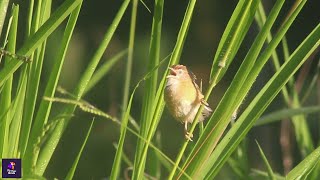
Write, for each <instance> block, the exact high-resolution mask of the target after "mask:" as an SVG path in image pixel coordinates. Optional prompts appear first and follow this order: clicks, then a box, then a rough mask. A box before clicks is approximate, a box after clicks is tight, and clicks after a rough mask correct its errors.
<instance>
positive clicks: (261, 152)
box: [256, 141, 276, 180]
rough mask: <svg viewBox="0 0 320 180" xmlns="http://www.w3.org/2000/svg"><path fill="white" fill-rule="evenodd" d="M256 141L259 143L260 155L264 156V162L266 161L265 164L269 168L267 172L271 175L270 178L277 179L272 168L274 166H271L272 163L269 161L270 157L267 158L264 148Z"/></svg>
mask: <svg viewBox="0 0 320 180" xmlns="http://www.w3.org/2000/svg"><path fill="white" fill-rule="evenodd" d="M256 143H257V146H258V148H259V152H260V156H261V157H262V159H263V162H264V164H265V166H266V167H267V170H268V171H267V172H268V175H269V179H271V180H275V179H276V178H275V175H274V173H273V170H272V168H271V166H270V164H269V162H268V159H267V157H266V155H265V154H264V152H263V150H262V149H261V147H260V145H259V143H258V141H256Z"/></svg>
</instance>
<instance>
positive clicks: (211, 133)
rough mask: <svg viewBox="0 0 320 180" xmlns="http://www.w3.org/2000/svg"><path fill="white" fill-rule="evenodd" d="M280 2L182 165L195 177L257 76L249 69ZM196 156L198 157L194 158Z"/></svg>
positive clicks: (279, 6)
mask: <svg viewBox="0 0 320 180" xmlns="http://www.w3.org/2000/svg"><path fill="white" fill-rule="evenodd" d="M283 3H284V1H283V0H278V1H277V2H276V4H275V5H274V7H273V8H272V10H271V12H270V15H269V17H268V19H267V21H266V23H265V25H264V27H263V28H262V30H261V31H260V32H259V34H258V36H257V37H256V39H255V41H254V42H253V45H252V46H251V48H250V50H249V52H248V54H247V55H246V57H245V59H244V61H243V63H242V64H241V66H240V68H239V70H238V72H237V74H236V76H235V78H234V80H233V81H232V83H231V85H230V86H229V88H228V90H227V92H226V93H225V94H224V96H223V98H222V100H221V101H220V103H219V105H218V107H217V108H216V110H215V112H214V113H213V115H212V116H211V118H210V120H209V122H208V124H207V126H206V128H205V130H204V133H203V135H202V136H201V137H200V139H199V141H198V142H197V144H196V146H195V147H194V149H193V151H192V153H191V154H190V155H189V157H188V160H187V163H185V165H184V166H187V169H186V172H187V173H188V174H192V176H195V177H197V176H199V175H200V174H202V175H204V174H203V173H200V171H201V169H202V168H204V166H203V162H204V161H205V160H206V159H207V158H208V156H209V155H210V154H211V152H212V151H213V149H214V148H215V146H216V144H217V142H218V140H219V138H220V137H221V135H222V133H223V132H224V130H225V128H226V127H227V125H228V124H229V122H230V120H231V117H232V114H233V112H234V111H235V110H236V109H237V108H238V107H239V105H240V104H241V103H242V100H243V99H244V97H245V96H246V94H247V93H248V91H249V88H250V87H251V86H250V83H253V82H254V79H252V80H251V81H248V80H247V77H249V76H253V77H256V76H257V75H258V72H256V73H255V74H254V75H253V74H249V73H251V72H250V71H251V70H256V67H255V66H254V64H255V61H256V59H257V57H258V55H259V52H260V51H261V49H262V46H263V44H264V42H265V39H266V37H267V34H268V33H269V31H270V29H271V27H272V25H273V23H274V21H275V19H276V17H277V15H278V13H279V12H280V9H281V7H282V4H283ZM266 60H267V59H265V61H266ZM257 61H258V60H257ZM247 85H249V86H248V87H249V88H247V89H245V88H243V86H247ZM239 95H241V96H239ZM199 149H201V152H199V151H198V150H199ZM195 156H196V157H197V158H196V159H193V158H194V157H195ZM192 159H193V160H192ZM191 160H192V161H193V163H192V164H190V165H188V164H189V163H190V162H189V161H191Z"/></svg>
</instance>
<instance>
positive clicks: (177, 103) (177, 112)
mask: <svg viewBox="0 0 320 180" xmlns="http://www.w3.org/2000/svg"><path fill="white" fill-rule="evenodd" d="M169 70H170V73H169V75H168V76H167V83H166V86H165V90H164V100H165V102H166V104H167V107H168V109H169V111H170V113H171V114H172V116H173V117H174V118H175V119H176V120H178V121H180V122H181V123H184V130H185V137H186V139H188V140H190V141H192V137H193V135H192V134H190V133H189V132H188V123H192V122H193V120H194V118H195V116H196V114H197V112H198V109H199V107H200V105H201V104H203V105H204V109H203V111H202V112H201V113H202V114H201V117H200V119H199V121H200V122H201V121H203V120H204V119H205V118H206V117H208V116H209V115H210V114H211V113H212V109H211V108H210V107H209V104H208V103H207V102H206V101H205V100H204V96H203V94H202V92H201V90H200V89H199V86H198V85H197V84H196V82H195V80H196V76H195V75H194V74H193V73H192V72H191V71H188V69H187V67H186V66H184V65H173V66H171V67H169Z"/></svg>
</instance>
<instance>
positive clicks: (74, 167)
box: [65, 119, 94, 180]
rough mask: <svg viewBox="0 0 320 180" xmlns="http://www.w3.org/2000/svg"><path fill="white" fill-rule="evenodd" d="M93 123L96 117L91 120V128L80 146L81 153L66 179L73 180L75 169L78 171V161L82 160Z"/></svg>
mask: <svg viewBox="0 0 320 180" xmlns="http://www.w3.org/2000/svg"><path fill="white" fill-rule="evenodd" d="M93 123H94V119H93V120H92V121H91V124H90V127H89V129H88V132H87V135H86V138H85V139H84V141H83V144H82V146H81V148H80V151H79V153H78V156H77V157H76V159H75V161H74V162H73V164H72V167H71V169H70V170H69V172H68V175H67V177H66V178H65V179H66V180H72V179H73V176H74V173H75V171H76V168H77V165H78V162H79V160H80V157H81V154H82V151H83V149H84V147H85V145H86V144H87V140H88V139H89V135H90V132H91V129H92V126H93Z"/></svg>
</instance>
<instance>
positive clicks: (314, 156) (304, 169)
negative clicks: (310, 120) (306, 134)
mask: <svg viewBox="0 0 320 180" xmlns="http://www.w3.org/2000/svg"><path fill="white" fill-rule="evenodd" d="M319 162H320V146H319V147H318V148H317V149H315V150H314V151H313V152H312V153H311V154H309V155H308V156H307V157H306V158H305V159H304V160H303V161H302V162H300V163H299V164H298V165H297V166H296V167H295V168H293V169H292V170H291V171H290V172H289V173H288V174H287V176H286V179H300V178H302V177H307V175H308V174H309V173H310V172H311V171H312V170H313V168H314V167H315V166H316V165H317V164H318V163H319Z"/></svg>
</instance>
